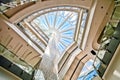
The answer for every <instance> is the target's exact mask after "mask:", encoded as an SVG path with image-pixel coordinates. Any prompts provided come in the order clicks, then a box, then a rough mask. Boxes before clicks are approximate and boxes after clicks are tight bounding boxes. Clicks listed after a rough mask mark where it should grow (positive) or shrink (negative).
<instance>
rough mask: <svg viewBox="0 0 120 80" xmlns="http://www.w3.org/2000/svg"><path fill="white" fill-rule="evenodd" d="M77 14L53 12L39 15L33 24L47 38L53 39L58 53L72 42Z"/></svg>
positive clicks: (62, 11)
mask: <svg viewBox="0 0 120 80" xmlns="http://www.w3.org/2000/svg"><path fill="white" fill-rule="evenodd" d="M77 18H78V13H77V12H74V11H64V10H61V11H53V12H49V13H45V14H43V15H40V16H39V17H37V18H35V19H34V20H33V23H34V24H36V25H38V27H39V28H40V29H41V30H42V31H43V32H44V33H45V34H46V35H47V36H48V37H49V38H51V37H52V36H53V37H54V40H55V42H56V43H57V44H56V46H57V48H58V50H59V52H60V53H62V52H63V51H64V50H65V49H66V47H68V46H69V45H70V44H71V43H72V42H73V41H74V33H75V29H76V25H77Z"/></svg>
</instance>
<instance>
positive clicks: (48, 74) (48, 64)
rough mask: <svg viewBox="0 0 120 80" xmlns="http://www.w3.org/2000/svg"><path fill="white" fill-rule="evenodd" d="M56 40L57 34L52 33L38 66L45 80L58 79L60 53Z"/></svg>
mask: <svg viewBox="0 0 120 80" xmlns="http://www.w3.org/2000/svg"><path fill="white" fill-rule="evenodd" d="M58 39H59V34H57V32H53V33H52V34H51V38H50V40H49V42H48V45H47V48H46V50H45V54H44V55H43V59H42V61H41V64H40V69H41V70H42V71H43V74H44V77H45V80H58V78H59V77H58V59H59V56H60V53H59V50H57V49H58V48H57V46H56V44H57V42H58Z"/></svg>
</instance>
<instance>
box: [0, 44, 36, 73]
mask: <svg viewBox="0 0 120 80" xmlns="http://www.w3.org/2000/svg"><path fill="white" fill-rule="evenodd" d="M3 49H4V51H3ZM1 50H2V51H1ZM0 55H2V56H4V57H5V58H7V59H8V60H10V61H11V62H13V63H14V64H16V65H17V66H18V67H20V68H21V69H22V70H24V71H25V72H27V73H29V74H32V72H33V71H34V69H33V68H32V67H31V66H30V65H28V64H27V63H26V62H25V61H23V60H21V59H19V58H18V57H17V56H15V54H13V53H11V52H10V51H9V50H7V49H6V48H5V47H3V46H2V45H1V44H0Z"/></svg>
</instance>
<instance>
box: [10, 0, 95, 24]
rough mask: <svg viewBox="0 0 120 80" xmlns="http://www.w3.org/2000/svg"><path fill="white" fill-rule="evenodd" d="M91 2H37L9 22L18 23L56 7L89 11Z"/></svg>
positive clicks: (89, 0)
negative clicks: (35, 13)
mask: <svg viewBox="0 0 120 80" xmlns="http://www.w3.org/2000/svg"><path fill="white" fill-rule="evenodd" d="M92 2H93V0H79V1H78V0H63V1H61V0H51V1H44V2H37V3H36V4H34V5H31V6H29V7H27V8H25V9H23V10H21V11H19V12H18V13H16V14H15V15H14V16H12V17H11V18H10V19H9V21H10V22H12V23H18V22H20V21H21V20H22V19H24V18H25V17H27V16H29V15H31V14H32V13H34V12H36V11H39V10H42V9H46V8H50V7H56V6H76V7H82V8H86V9H90V7H91V5H92Z"/></svg>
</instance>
